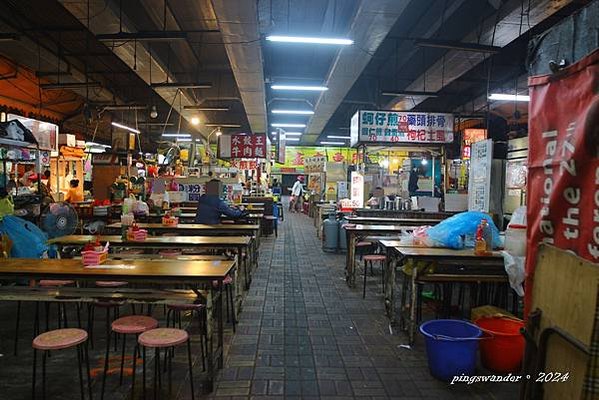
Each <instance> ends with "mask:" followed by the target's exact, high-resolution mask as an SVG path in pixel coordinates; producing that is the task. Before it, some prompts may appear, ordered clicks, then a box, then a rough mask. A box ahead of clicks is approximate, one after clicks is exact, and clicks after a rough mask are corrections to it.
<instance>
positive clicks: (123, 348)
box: [119, 335, 127, 385]
mask: <svg viewBox="0 0 599 400" xmlns="http://www.w3.org/2000/svg"><path fill="white" fill-rule="evenodd" d="M126 344H127V335H123V346H122V350H121V372H120V374H119V385H122V384H123V368H124V367H125V346H126Z"/></svg>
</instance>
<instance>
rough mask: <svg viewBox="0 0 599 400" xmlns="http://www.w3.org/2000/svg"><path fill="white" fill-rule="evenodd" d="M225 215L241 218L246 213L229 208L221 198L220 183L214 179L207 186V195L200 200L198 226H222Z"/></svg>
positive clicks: (196, 220)
mask: <svg viewBox="0 0 599 400" xmlns="http://www.w3.org/2000/svg"><path fill="white" fill-rule="evenodd" d="M222 214H224V215H226V216H227V217H230V218H240V217H242V216H243V215H244V214H245V213H244V212H243V211H242V210H239V209H237V208H233V207H229V205H227V203H225V202H224V201H223V200H221V198H220V181H219V180H218V179H212V180H211V181H209V182H208V183H207V184H206V193H205V194H203V195H201V196H200V199H199V200H198V210H197V212H196V218H195V222H196V224H208V225H216V224H220V216H221V215H222Z"/></svg>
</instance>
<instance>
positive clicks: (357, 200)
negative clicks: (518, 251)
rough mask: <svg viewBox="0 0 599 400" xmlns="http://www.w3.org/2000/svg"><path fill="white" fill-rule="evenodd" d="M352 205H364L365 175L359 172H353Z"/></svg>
mask: <svg viewBox="0 0 599 400" xmlns="http://www.w3.org/2000/svg"><path fill="white" fill-rule="evenodd" d="M350 198H351V207H352V208H362V207H364V175H362V174H360V173H359V172H356V171H352V173H351V196H350Z"/></svg>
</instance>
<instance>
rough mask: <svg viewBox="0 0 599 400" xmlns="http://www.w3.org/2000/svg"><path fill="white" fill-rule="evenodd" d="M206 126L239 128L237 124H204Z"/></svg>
mask: <svg viewBox="0 0 599 400" xmlns="http://www.w3.org/2000/svg"><path fill="white" fill-rule="evenodd" d="M204 126H207V127H208V128H241V125H239V124H204Z"/></svg>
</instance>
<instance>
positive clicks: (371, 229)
mask: <svg viewBox="0 0 599 400" xmlns="http://www.w3.org/2000/svg"><path fill="white" fill-rule="evenodd" d="M344 229H345V232H346V240H347V255H346V260H345V280H346V282H347V284H348V285H349V287H352V288H353V287H355V286H356V243H358V242H359V241H362V240H365V239H366V238H367V237H368V236H375V235H376V236H399V235H401V233H402V232H410V231H413V230H414V227H413V226H398V225H360V224H357V225H353V224H347V225H345V226H344Z"/></svg>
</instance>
